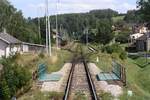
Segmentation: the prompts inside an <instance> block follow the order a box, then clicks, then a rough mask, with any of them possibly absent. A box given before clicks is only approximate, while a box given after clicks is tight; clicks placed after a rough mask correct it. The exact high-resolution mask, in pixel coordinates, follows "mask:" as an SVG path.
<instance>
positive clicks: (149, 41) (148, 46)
mask: <svg viewBox="0 0 150 100" xmlns="http://www.w3.org/2000/svg"><path fill="white" fill-rule="evenodd" d="M136 49H137V51H150V32H148V33H146V34H144V35H143V36H141V37H140V38H138V39H137V40H136Z"/></svg>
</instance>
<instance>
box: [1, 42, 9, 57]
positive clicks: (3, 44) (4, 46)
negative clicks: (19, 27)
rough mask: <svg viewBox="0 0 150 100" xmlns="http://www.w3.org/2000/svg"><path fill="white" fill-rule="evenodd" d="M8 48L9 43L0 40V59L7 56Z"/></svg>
mask: <svg viewBox="0 0 150 100" xmlns="http://www.w3.org/2000/svg"><path fill="white" fill-rule="evenodd" d="M7 46H8V44H7V43H5V42H4V41H2V40H0V57H2V56H5V54H6V47H7Z"/></svg>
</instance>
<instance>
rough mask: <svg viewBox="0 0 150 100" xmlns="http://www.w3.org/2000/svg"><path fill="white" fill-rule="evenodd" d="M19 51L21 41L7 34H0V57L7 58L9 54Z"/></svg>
mask: <svg viewBox="0 0 150 100" xmlns="http://www.w3.org/2000/svg"><path fill="white" fill-rule="evenodd" d="M20 50H21V41H19V40H18V39H16V38H14V37H12V36H11V35H9V34H7V33H0V57H2V56H6V57H8V56H9V55H10V54H13V53H15V52H19V51H20Z"/></svg>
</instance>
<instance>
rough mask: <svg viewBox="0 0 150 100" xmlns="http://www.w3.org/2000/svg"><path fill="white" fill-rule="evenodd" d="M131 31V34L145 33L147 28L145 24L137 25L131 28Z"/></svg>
mask: <svg viewBox="0 0 150 100" xmlns="http://www.w3.org/2000/svg"><path fill="white" fill-rule="evenodd" d="M132 30H133V33H134V34H135V33H141V34H143V33H147V32H148V28H147V25H146V24H137V25H134V26H133V27H132Z"/></svg>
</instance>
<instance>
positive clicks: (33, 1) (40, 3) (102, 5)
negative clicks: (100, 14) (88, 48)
mask: <svg viewBox="0 0 150 100" xmlns="http://www.w3.org/2000/svg"><path fill="white" fill-rule="evenodd" d="M9 1H10V2H11V4H13V5H14V6H15V7H16V8H17V9H18V10H22V12H23V15H24V16H25V17H26V18H27V17H36V16H44V7H45V5H44V2H45V0H9ZM57 2H59V3H58V10H56V4H57ZM106 8H111V9H113V10H116V11H118V12H120V13H125V12H126V11H127V10H130V9H135V8H136V0H49V14H50V15H54V14H56V13H59V14H60V13H61V14H62V13H78V12H88V11H89V10H92V9H106Z"/></svg>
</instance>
